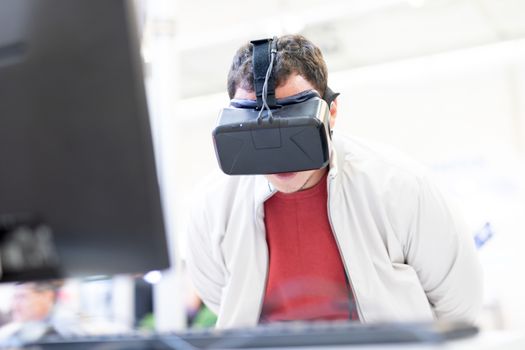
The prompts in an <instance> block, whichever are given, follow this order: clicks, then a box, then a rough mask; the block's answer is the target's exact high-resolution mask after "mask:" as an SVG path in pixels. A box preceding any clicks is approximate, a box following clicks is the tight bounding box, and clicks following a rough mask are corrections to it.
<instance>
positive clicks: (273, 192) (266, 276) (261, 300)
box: [257, 191, 276, 323]
mask: <svg viewBox="0 0 525 350" xmlns="http://www.w3.org/2000/svg"><path fill="white" fill-rule="evenodd" d="M275 192H276V191H272V193H270V194H269V195H268V196H266V197H265V198H264V200H263V201H262V203H261V205H262V206H264V202H266V201H267V200H268V198H270V197H271V196H273V195H274V194H275ZM257 225H258V226H260V223H259V222H257ZM263 226H264V225H263ZM264 234H265V235H266V230H264ZM264 241H265V242H266V237H265V238H264ZM269 269H270V254H268V243H267V244H266V273H265V276H264V287H263V288H262V293H261V297H260V298H259V312H258V316H259V318H258V319H257V323H259V321H260V320H261V313H262V308H263V304H264V294H265V293H266V286H267V284H268V270H269Z"/></svg>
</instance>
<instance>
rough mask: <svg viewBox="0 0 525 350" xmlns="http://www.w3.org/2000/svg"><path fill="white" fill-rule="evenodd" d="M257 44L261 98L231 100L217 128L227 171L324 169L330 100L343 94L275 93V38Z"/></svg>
mask: <svg viewBox="0 0 525 350" xmlns="http://www.w3.org/2000/svg"><path fill="white" fill-rule="evenodd" d="M251 43H252V44H253V75H254V87H255V94H256V97H257V100H256V101H255V100H240V99H233V100H231V103H230V107H228V108H223V109H222V110H221V112H220V114H219V120H218V123H217V127H216V128H215V129H214V130H213V141H214V146H215V154H216V156H217V160H218V161H219V165H220V167H221V169H222V171H223V172H224V173H226V174H228V175H256V174H275V173H284V172H295V171H303V170H311V169H320V168H323V167H325V166H326V165H328V161H329V151H330V149H329V142H330V138H331V133H330V108H329V106H330V103H331V102H332V101H333V100H335V98H336V97H337V96H338V95H339V94H338V93H334V92H332V90H330V89H329V88H327V89H326V92H325V95H324V96H323V98H321V96H319V94H318V93H317V92H316V91H314V90H308V91H304V92H302V93H300V94H297V95H293V96H289V97H286V98H283V99H276V98H275V81H274V78H273V76H271V73H272V68H273V63H274V59H275V54H276V52H277V42H276V38H275V37H274V38H273V39H263V40H256V41H252V42H251Z"/></svg>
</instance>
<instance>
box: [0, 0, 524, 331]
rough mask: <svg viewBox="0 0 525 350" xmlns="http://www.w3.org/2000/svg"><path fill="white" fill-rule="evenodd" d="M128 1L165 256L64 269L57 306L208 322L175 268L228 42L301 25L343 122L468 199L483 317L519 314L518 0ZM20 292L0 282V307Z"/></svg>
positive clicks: (142, 319)
mask: <svg viewBox="0 0 525 350" xmlns="http://www.w3.org/2000/svg"><path fill="white" fill-rule="evenodd" d="M135 3H136V7H137V15H138V17H139V23H140V31H141V33H142V55H143V58H144V64H145V78H146V84H147V91H148V97H149V104H150V113H151V118H152V123H153V129H154V134H155V135H154V136H155V142H156V150H157V153H158V160H159V172H160V176H161V186H162V188H163V195H164V198H163V200H164V205H165V213H166V219H167V225H168V231H169V235H170V249H171V253H172V256H173V258H174V266H173V268H172V269H171V270H169V271H163V272H162V273H159V272H152V273H150V274H148V275H147V276H145V277H144V276H117V277H114V278H106V279H104V278H102V279H100V278H99V279H95V280H88V281H86V280H82V281H79V280H74V281H66V282H65V283H64V285H63V286H62V287H61V290H60V293H59V294H58V298H57V303H58V305H61V308H62V310H66V311H68V312H69V314H73V315H77V316H78V315H81V316H82V317H83V319H85V320H91V321H92V320H97V322H98V323H93V322H92V323H90V322H87V323H85V324H87V325H88V326H84V328H85V329H88V330H90V331H101V329H98V328H101V327H97V326H89V324H102V323H100V322H99V321H100V320H105V321H107V322H106V323H104V325H105V326H104V329H105V330H108V329H115V330H121V329H123V328H124V329H126V328H134V327H145V328H148V327H149V328H153V327H154V328H156V329H158V330H178V329H185V328H186V327H191V326H196V325H202V326H206V325H210V324H213V316H212V315H205V316H203V315H202V313H201V314H200V315H199V319H198V320H199V322H201V323H199V322H196V321H195V315H196V313H197V311H199V310H201V306H200V304H199V300H198V299H197V298H196V296H195V295H194V293H193V289H192V286H191V284H190V282H189V279H188V277H187V275H186V272H185V267H184V256H185V251H184V244H185V243H184V241H185V240H184V226H185V217H186V214H187V209H188V203H189V202H190V201H191V198H192V193H193V191H194V190H195V189H196V187H197V186H199V183H200V181H201V180H202V179H203V178H204V177H205V176H207V175H208V174H209V173H210V172H213V171H217V170H218V166H217V163H216V160H215V155H214V150H213V144H212V139H211V130H212V129H213V128H214V126H215V121H216V118H217V115H218V112H219V110H220V108H221V107H223V106H226V105H227V104H228V97H227V94H226V91H225V90H226V75H227V72H228V69H229V65H230V61H231V59H232V57H233V55H234V53H235V51H236V49H237V48H238V47H239V46H241V45H242V44H244V43H245V42H247V41H249V40H252V39H259V38H265V37H272V36H274V35H282V34H292V33H299V34H303V35H304V36H306V37H307V38H308V39H310V40H311V41H313V42H314V43H315V44H316V45H318V46H319V47H320V48H321V50H322V51H323V53H324V57H325V60H326V62H327V65H328V69H329V81H328V82H329V85H330V86H331V88H332V89H333V90H334V91H338V92H340V93H341V95H340V97H339V114H338V119H337V123H336V130H337V131H338V132H340V133H345V134H349V135H353V136H355V137H363V138H367V139H372V140H374V141H377V142H381V143H386V144H389V145H391V146H394V147H396V148H398V149H400V150H401V151H403V152H405V153H406V154H408V155H410V156H412V157H413V158H415V159H417V160H419V161H420V162H422V163H425V164H426V165H427V166H428V167H429V168H430V169H432V171H433V172H434V173H435V176H436V178H437V179H438V181H439V182H440V183H441V184H442V187H444V188H445V189H446V190H448V191H449V192H450V193H451V194H452V196H454V197H455V199H456V200H457V202H458V203H459V205H460V206H461V208H462V210H463V211H464V213H465V216H466V218H467V222H468V224H469V227H470V230H471V232H472V237H473V239H474V240H475V242H476V244H477V246H478V250H479V254H480V258H481V261H482V264H483V267H484V270H485V284H486V287H485V289H486V293H485V303H484V309H483V312H482V315H481V317H480V324H481V325H482V327H484V328H485V329H525V299H524V298H523V297H522V296H523V295H525V279H524V277H523V274H522V273H521V272H520V271H521V268H523V267H525V254H523V253H522V250H523V249H524V248H523V247H524V246H525V238H524V237H525V221H524V220H523V217H524V216H525V2H524V1H523V0H323V1H321V0H301V1H294V0H266V1H259V2H255V1H246V0H243V1H241V0H223V1H209V0H193V1H180V0H137V1H135ZM15 294H16V286H14V285H1V286H0V300H2V302H1V303H0V305H2V309H0V316H2V315H3V316H2V317H0V322H1V319H2V318H3V319H5V320H8V319H9V317H10V313H11V310H10V305H11V303H10V302H9V301H10V300H12V299H13V298H14V296H15ZM4 301H5V302H4ZM201 311H202V310H201ZM66 313H67V312H66ZM107 324H111V325H113V326H114V327H113V328H111V327H109V328H108V326H107ZM90 327H91V328H90Z"/></svg>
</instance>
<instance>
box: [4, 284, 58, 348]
mask: <svg viewBox="0 0 525 350" xmlns="http://www.w3.org/2000/svg"><path fill="white" fill-rule="evenodd" d="M62 285H63V282H62V281H58V280H55V281H38V282H24V283H19V284H16V285H15V286H14V292H13V299H12V304H11V313H10V322H8V323H7V324H5V325H4V326H3V327H2V328H0V341H2V342H6V343H8V344H14V345H16V344H18V343H19V342H25V341H34V340H37V339H40V338H42V337H44V336H47V335H53V334H57V330H56V328H55V324H54V314H55V307H56V304H57V299H58V294H59V291H60V288H61V287H62Z"/></svg>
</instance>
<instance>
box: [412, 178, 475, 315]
mask: <svg viewBox="0 0 525 350" xmlns="http://www.w3.org/2000/svg"><path fill="white" fill-rule="evenodd" d="M418 182H419V186H418V191H416V193H415V195H414V196H413V197H412V198H413V199H414V200H413V207H412V209H413V216H412V220H411V221H410V224H409V228H408V235H407V240H406V245H405V259H406V263H407V264H409V265H411V266H412V267H413V268H414V269H415V271H416V273H417V275H418V277H419V280H420V281H421V285H422V286H423V289H424V290H425V292H426V294H427V297H428V300H429V302H430V303H431V305H432V307H433V310H434V313H435V315H436V317H437V318H438V319H450V320H464V321H468V322H474V321H475V320H476V318H477V315H478V313H479V310H480V308H481V304H482V301H483V280H482V271H481V265H480V263H479V260H478V257H477V252H476V250H475V246H474V239H473V237H472V235H471V234H470V233H469V232H468V229H467V228H466V225H465V223H464V221H463V219H462V217H461V216H460V215H459V212H458V210H456V209H455V208H453V207H452V206H451V202H448V201H447V200H445V198H444V197H443V195H442V194H441V192H440V191H439V190H438V189H437V188H436V187H435V186H434V185H433V184H432V183H430V182H429V181H428V180H427V178H420V179H419V181H418Z"/></svg>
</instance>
